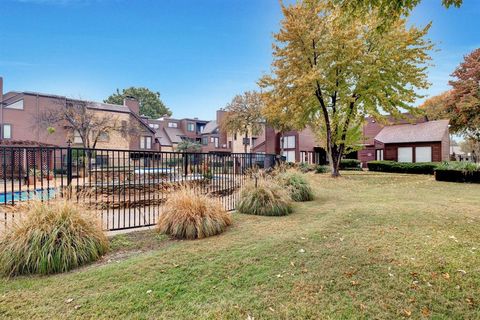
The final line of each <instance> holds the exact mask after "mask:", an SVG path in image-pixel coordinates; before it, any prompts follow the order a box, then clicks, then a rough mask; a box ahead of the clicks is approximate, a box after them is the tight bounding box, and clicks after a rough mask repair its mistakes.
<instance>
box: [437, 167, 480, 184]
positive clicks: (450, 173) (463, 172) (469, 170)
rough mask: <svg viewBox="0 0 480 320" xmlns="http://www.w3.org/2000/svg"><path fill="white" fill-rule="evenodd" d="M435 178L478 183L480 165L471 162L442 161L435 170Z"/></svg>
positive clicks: (479, 179) (479, 181) (479, 180)
mask: <svg viewBox="0 0 480 320" xmlns="http://www.w3.org/2000/svg"><path fill="white" fill-rule="evenodd" d="M435 180H437V181H450V182H472V183H480V166H479V165H477V164H475V163H471V162H444V163H442V164H441V165H439V166H438V168H437V169H436V170H435Z"/></svg>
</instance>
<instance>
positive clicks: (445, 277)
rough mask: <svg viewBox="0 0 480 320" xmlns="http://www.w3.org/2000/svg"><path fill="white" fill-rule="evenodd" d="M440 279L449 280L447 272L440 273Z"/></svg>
mask: <svg viewBox="0 0 480 320" xmlns="http://www.w3.org/2000/svg"><path fill="white" fill-rule="evenodd" d="M442 277H443V278H444V279H445V280H450V274H448V272H445V273H442Z"/></svg>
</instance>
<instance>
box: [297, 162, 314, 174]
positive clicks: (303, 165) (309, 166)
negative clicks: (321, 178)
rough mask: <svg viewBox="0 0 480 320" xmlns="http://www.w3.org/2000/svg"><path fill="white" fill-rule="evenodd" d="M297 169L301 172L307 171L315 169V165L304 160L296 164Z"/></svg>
mask: <svg viewBox="0 0 480 320" xmlns="http://www.w3.org/2000/svg"><path fill="white" fill-rule="evenodd" d="M298 170H300V172H303V173H307V172H310V171H314V170H315V166H314V165H312V164H309V163H306V162H300V164H299V165H298Z"/></svg>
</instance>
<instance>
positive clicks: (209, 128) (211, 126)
mask: <svg viewBox="0 0 480 320" xmlns="http://www.w3.org/2000/svg"><path fill="white" fill-rule="evenodd" d="M216 129H218V123H217V121H216V120H212V121H209V122H208V123H207V124H206V125H205V128H203V131H202V133H213V132H214V131H215V130H216Z"/></svg>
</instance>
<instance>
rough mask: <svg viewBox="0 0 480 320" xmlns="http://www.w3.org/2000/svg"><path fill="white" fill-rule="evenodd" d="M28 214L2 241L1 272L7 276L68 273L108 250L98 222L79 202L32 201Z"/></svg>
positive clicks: (0, 251) (0, 249)
mask: <svg viewBox="0 0 480 320" xmlns="http://www.w3.org/2000/svg"><path fill="white" fill-rule="evenodd" d="M24 215H25V217H24V218H23V219H20V221H19V222H18V224H16V225H14V226H12V228H11V229H9V230H8V231H7V232H6V233H5V235H4V236H3V237H2V238H1V239H0V273H2V274H4V275H6V276H16V275H21V274H51V273H58V272H65V271H68V270H70V269H72V268H75V267H78V266H81V265H83V264H86V263H88V262H92V261H95V260H97V259H98V258H100V257H101V256H102V255H103V254H104V253H105V252H106V251H107V250H108V239H107V237H106V236H105V234H104V232H103V231H102V229H101V226H100V224H99V221H98V219H97V218H96V217H94V216H91V215H89V214H87V213H86V212H85V211H84V210H83V209H82V207H81V206H79V205H78V204H77V203H74V202H71V201H68V200H56V201H50V202H48V203H47V202H40V201H31V202H29V203H28V204H27V205H26V212H25V214H24Z"/></svg>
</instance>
